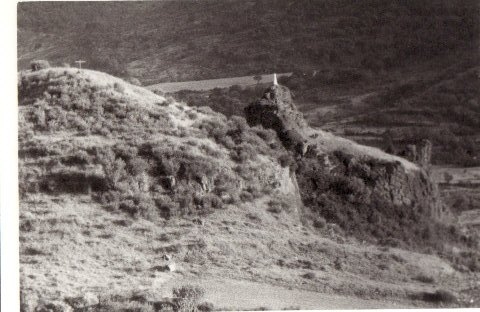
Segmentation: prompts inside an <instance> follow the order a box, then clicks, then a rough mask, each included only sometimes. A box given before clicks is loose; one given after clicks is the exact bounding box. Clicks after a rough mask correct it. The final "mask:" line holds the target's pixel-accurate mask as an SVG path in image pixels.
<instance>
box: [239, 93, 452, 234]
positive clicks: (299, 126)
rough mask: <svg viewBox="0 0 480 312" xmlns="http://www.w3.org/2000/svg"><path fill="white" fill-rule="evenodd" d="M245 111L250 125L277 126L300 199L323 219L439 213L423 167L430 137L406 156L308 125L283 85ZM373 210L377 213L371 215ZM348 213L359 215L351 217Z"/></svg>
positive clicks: (392, 223)
mask: <svg viewBox="0 0 480 312" xmlns="http://www.w3.org/2000/svg"><path fill="white" fill-rule="evenodd" d="M245 114H246V119H247V121H248V123H249V124H250V125H252V126H253V125H259V124H260V125H262V126H263V127H265V128H270V129H273V130H275V131H276V133H277V135H278V137H279V138H280V140H281V141H282V143H283V145H284V146H285V147H286V148H287V149H288V150H290V151H291V152H292V153H293V154H295V155H296V162H297V163H296V165H297V169H296V179H297V181H298V185H299V189H300V193H301V196H302V200H303V203H304V204H305V206H306V207H307V208H310V210H313V211H315V212H320V214H322V215H323V216H324V217H326V218H327V221H332V222H336V223H342V222H343V223H344V225H345V226H347V225H350V226H351V225H352V222H353V223H355V222H357V223H358V222H360V221H359V220H361V218H362V217H365V219H368V222H369V223H377V222H378V223H379V224H381V223H382V224H390V225H389V226H390V227H395V226H396V225H398V224H399V223H402V222H403V221H402V220H401V219H402V218H410V219H418V218H424V217H425V218H434V219H439V218H441V216H442V214H443V211H444V206H443V204H442V203H441V201H440V200H439V196H438V190H437V187H436V185H435V184H434V183H433V182H432V181H431V179H430V177H429V174H428V171H427V170H426V168H428V166H429V163H430V155H431V144H430V142H427V141H425V142H422V144H421V145H420V146H419V147H418V150H415V156H414V158H413V159H412V160H411V161H412V162H409V161H407V160H406V159H402V158H400V157H396V156H392V155H389V154H386V153H383V152H382V151H380V150H378V149H375V148H370V147H366V146H361V145H358V144H356V143H354V142H351V141H348V140H346V139H343V138H337V137H335V136H333V135H331V134H328V133H325V132H323V131H321V130H317V129H312V128H310V127H309V126H308V124H307V123H306V121H305V120H304V118H303V116H302V114H301V113H300V112H299V111H298V109H297V108H296V107H295V105H294V103H293V100H292V97H291V94H290V92H289V90H288V88H286V87H284V86H272V87H270V88H269V89H267V90H266V91H265V94H264V96H263V97H262V98H261V99H260V100H258V101H256V102H255V103H252V104H251V105H249V106H247V107H246V108H245ZM341 209H343V212H340V210H341ZM373 210H375V211H379V214H380V215H381V216H378V218H377V217H372V211H373ZM357 215H360V216H359V217H357ZM407 216H408V217H407ZM349 218H353V219H354V218H359V219H358V220H350V221H352V222H350V223H349V222H348V219H349ZM395 218H397V219H395ZM374 219H375V220H374ZM377 219H378V220H377ZM386 219H391V220H389V221H387V220H386ZM387 230H388V229H387Z"/></svg>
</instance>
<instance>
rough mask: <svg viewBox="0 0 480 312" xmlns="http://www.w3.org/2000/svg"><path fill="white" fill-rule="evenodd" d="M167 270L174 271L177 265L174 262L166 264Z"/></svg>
mask: <svg viewBox="0 0 480 312" xmlns="http://www.w3.org/2000/svg"><path fill="white" fill-rule="evenodd" d="M167 270H168V271H170V272H175V271H176V270H177V266H176V265H175V263H174V262H171V263H169V264H167Z"/></svg>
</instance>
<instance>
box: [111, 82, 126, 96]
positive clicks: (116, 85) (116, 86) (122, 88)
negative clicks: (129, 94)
mask: <svg viewBox="0 0 480 312" xmlns="http://www.w3.org/2000/svg"><path fill="white" fill-rule="evenodd" d="M113 88H114V89H115V91H118V92H120V93H123V92H125V86H124V85H123V84H122V83H119V82H115V83H114V84H113Z"/></svg>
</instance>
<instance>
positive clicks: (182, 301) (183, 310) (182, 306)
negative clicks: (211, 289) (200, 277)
mask: <svg viewBox="0 0 480 312" xmlns="http://www.w3.org/2000/svg"><path fill="white" fill-rule="evenodd" d="M204 295H205V290H204V289H203V288H201V287H199V286H192V285H185V286H181V287H178V288H174V289H173V296H174V297H176V299H177V300H178V301H177V309H178V311H179V312H192V311H197V307H198V305H199V302H200V300H201V299H202V297H203V296H204Z"/></svg>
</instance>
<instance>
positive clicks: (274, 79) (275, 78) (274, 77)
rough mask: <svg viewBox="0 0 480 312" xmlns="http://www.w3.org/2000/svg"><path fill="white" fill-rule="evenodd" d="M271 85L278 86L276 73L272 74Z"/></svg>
mask: <svg viewBox="0 0 480 312" xmlns="http://www.w3.org/2000/svg"><path fill="white" fill-rule="evenodd" d="M273 85H274V86H278V81H277V74H275V73H274V74H273Z"/></svg>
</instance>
